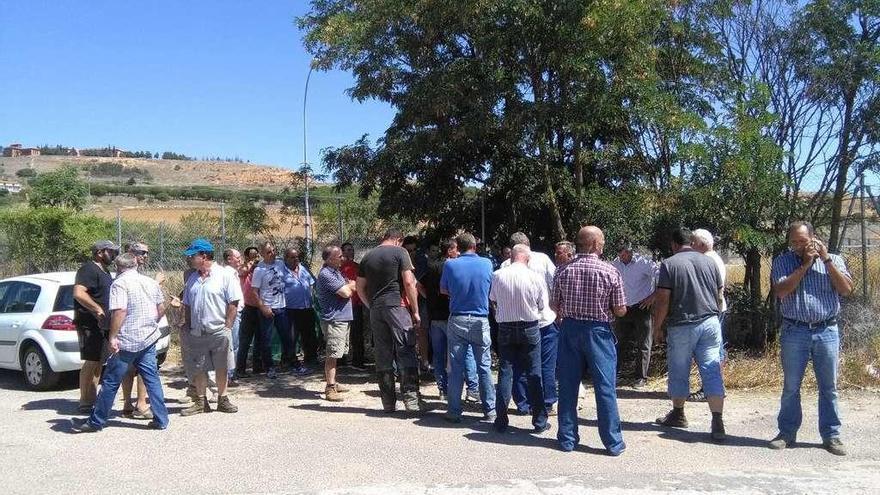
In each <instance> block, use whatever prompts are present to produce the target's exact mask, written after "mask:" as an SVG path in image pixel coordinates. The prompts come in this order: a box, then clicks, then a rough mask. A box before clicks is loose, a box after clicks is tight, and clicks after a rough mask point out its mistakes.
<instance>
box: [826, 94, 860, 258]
mask: <svg viewBox="0 0 880 495" xmlns="http://www.w3.org/2000/svg"><path fill="white" fill-rule="evenodd" d="M854 101H855V93H850V94H847V95H846V101H845V102H844V105H845V109H844V114H843V126H842V127H841V128H840V141H839V143H838V146H837V182H836V183H835V185H834V196H833V198H832V200H831V201H832V203H831V232H830V233H829V234H828V246H829V247H830V248H831V249H834V250H837V246H838V244H839V243H840V236H841V235H842V234H843V233H842V232H840V216H841V210H842V208H843V195H844V194H846V177H847V174H848V173H849V167H850V164H851V162H852V156H851V153H850V143H849V142H850V138H851V136H852V126H853V123H852V113H853V105H854Z"/></svg>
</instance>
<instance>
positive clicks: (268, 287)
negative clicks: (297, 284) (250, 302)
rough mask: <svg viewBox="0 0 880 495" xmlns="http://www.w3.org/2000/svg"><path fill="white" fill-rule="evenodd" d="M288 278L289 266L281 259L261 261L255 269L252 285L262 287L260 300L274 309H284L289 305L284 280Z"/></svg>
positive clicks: (256, 287) (257, 287)
mask: <svg viewBox="0 0 880 495" xmlns="http://www.w3.org/2000/svg"><path fill="white" fill-rule="evenodd" d="M286 279H287V267H286V266H284V262H283V261H281V260H275V261H273V262H272V263H266V262H263V261H261V262H260V264H259V265H257V268H256V269H255V270H254V276H253V277H252V278H251V287H253V288H255V289H260V300H262V301H263V304H265V305H266V306H269V307H270V308H272V309H283V308H285V307H286V306H287V300H286V299H285V295H284V292H285V287H284V282H285V280H286Z"/></svg>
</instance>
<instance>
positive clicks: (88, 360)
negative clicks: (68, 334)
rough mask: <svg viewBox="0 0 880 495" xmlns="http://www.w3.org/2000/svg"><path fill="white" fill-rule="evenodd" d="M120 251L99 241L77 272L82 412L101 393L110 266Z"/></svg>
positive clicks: (75, 291) (75, 296)
mask: <svg viewBox="0 0 880 495" xmlns="http://www.w3.org/2000/svg"><path fill="white" fill-rule="evenodd" d="M118 253H119V247H118V246H116V244H113V243H112V242H110V241H98V242H96V243H95V244H94V245H93V246H92V259H91V260H89V261H86V262H85V263H83V265H82V266H81V267H80V268H79V270H77V272H76V279H75V281H74V285H73V300H74V303H73V322H74V324H75V325H76V333H77V336H78V337H79V356H80V359H82V360H83V365H82V368H80V370H79V412H81V413H88V412H91V410H92V407H93V406H94V405H95V400H96V398H97V395H98V380H99V379H100V377H101V362H102V357H103V356H104V353H105V348H106V345H107V332H108V330H109V328H110V316H109V313H108V310H107V305H108V304H109V302H110V284H112V283H113V277H112V276H111V275H110V271H109V270H108V268H107V267H108V266H110V263H112V262H113V260H114V259H115V258H116V255H117V254H118Z"/></svg>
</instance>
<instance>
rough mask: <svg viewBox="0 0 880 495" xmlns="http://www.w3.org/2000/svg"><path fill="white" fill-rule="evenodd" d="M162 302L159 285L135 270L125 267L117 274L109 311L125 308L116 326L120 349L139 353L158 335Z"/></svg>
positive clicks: (111, 292) (112, 286) (112, 288)
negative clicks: (159, 307) (118, 325)
mask: <svg viewBox="0 0 880 495" xmlns="http://www.w3.org/2000/svg"><path fill="white" fill-rule="evenodd" d="M164 301H165V296H164V295H163V294H162V289H161V288H159V284H157V283H156V281H155V280H153V279H151V278H150V277H145V276H143V275H141V274H139V273H138V272H137V270H128V271H125V272H123V273H122V274H120V275H119V276H118V277H116V280H114V281H113V284H112V285H111V286H110V303H109V308H110V311H115V310H122V309H124V310H125V319H124V320H123V322H122V327H121V328H120V329H119V335H118V339H119V348H120V349H122V350H125V351H129V352H140V351H142V350H144V349H146V348H147V347H149V346H151V345H152V344H153V343H154V342H156V341H157V340H159V337H161V335H160V333H159V312H158V310H157V306H158V305H159V304H162V303H163V302H164Z"/></svg>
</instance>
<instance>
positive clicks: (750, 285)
mask: <svg viewBox="0 0 880 495" xmlns="http://www.w3.org/2000/svg"><path fill="white" fill-rule="evenodd" d="M743 285H744V286H745V288H746V289H747V290H748V294H749V301H748V310H749V311H748V314H747V317H746V318H745V320H746V321H748V334H747V335H744V336H743V337H744V339H745V340H746V342H747V344H748V346H749V347H750V348H760V347H761V346H763V345H764V344H765V343H766V341H767V335H766V333H767V332H766V328H767V322H766V321H765V318H764V314H763V312H762V311H761V310H760V309H761V306H762V304H761V303H762V297H761V252H760V251H758V249H757V248H750V249H749V250H748V251H746V273H745V280H743Z"/></svg>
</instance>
